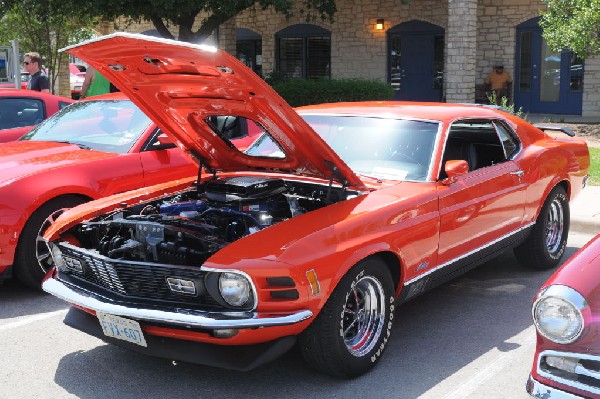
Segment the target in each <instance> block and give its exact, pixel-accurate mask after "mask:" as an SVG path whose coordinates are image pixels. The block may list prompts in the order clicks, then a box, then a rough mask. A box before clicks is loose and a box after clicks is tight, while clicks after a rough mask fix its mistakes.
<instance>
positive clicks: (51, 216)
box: [14, 197, 85, 290]
mask: <svg viewBox="0 0 600 399" xmlns="http://www.w3.org/2000/svg"><path fill="white" fill-rule="evenodd" d="M84 202H85V201H84V200H83V199H82V198H78V197H59V198H54V199H52V200H50V201H48V202H46V203H45V204H44V205H42V206H41V207H39V208H38V209H37V210H36V211H35V212H34V213H33V214H32V215H31V217H29V220H27V223H25V227H24V228H23V231H21V237H20V238H19V244H18V245H17V250H16V253H15V265H14V269H15V270H14V272H15V276H16V277H17V278H18V279H19V280H20V281H21V282H22V283H23V284H25V285H26V286H28V287H31V288H35V289H38V290H39V289H41V283H42V279H43V278H44V276H45V275H46V273H47V272H48V270H50V269H51V268H52V266H53V261H52V257H51V256H50V251H49V249H48V246H47V245H46V242H45V241H44V240H43V239H42V237H43V235H44V232H45V231H46V230H47V229H48V227H50V225H51V224H52V223H53V222H54V221H55V220H56V218H57V217H58V216H60V214H62V213H63V212H64V211H65V210H67V209H69V208H73V207H74V206H76V205H79V204H82V203H84Z"/></svg>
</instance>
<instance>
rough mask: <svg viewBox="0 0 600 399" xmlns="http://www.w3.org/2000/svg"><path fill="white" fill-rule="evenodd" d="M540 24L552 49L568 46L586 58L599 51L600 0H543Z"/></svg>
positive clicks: (557, 49) (599, 52) (556, 49)
mask: <svg viewBox="0 0 600 399" xmlns="http://www.w3.org/2000/svg"><path fill="white" fill-rule="evenodd" d="M544 2H545V3H546V5H547V6H548V9H547V10H546V11H543V12H542V19H541V21H540V25H541V26H542V28H543V29H544V33H543V35H544V39H546V41H547V42H548V45H549V46H550V47H551V48H552V49H553V50H555V51H560V50H562V49H563V48H568V49H570V50H572V51H574V52H576V53H577V54H578V55H579V56H581V57H583V58H587V57H589V56H592V55H596V54H600V0H544Z"/></svg>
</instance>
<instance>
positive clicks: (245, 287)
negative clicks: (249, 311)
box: [219, 272, 250, 306]
mask: <svg viewBox="0 0 600 399" xmlns="http://www.w3.org/2000/svg"><path fill="white" fill-rule="evenodd" d="M219 292H220V294H221V296H222V297H223V299H224V300H225V302H227V303H228V304H230V305H231V306H242V305H244V304H246V302H248V299H249V298H250V282H249V281H248V279H247V278H246V277H244V276H242V275H241V274H237V273H229V272H225V273H221V276H220V277H219Z"/></svg>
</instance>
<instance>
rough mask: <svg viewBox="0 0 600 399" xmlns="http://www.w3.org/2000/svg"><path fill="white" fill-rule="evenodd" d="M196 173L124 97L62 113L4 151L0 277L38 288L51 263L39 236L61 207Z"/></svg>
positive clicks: (0, 150) (0, 156)
mask: <svg viewBox="0 0 600 399" xmlns="http://www.w3.org/2000/svg"><path fill="white" fill-rule="evenodd" d="M37 94H39V93H37ZM42 94H43V93H42ZM34 95H35V93H34ZM44 97H46V96H39V97H35V96H34V97H32V98H44ZM48 98H50V97H48ZM2 101H3V98H2V97H0V102H2ZM69 102H70V100H69ZM55 105H56V104H55ZM3 110H4V108H0V113H1V112H2V111H3ZM196 170H197V168H196V167H195V165H194V164H193V163H192V162H191V160H190V158H189V157H188V156H187V155H186V154H184V153H183V152H182V151H181V150H180V149H178V148H175V145H174V144H173V142H172V141H169V140H168V138H166V136H165V135H164V134H161V132H160V130H159V129H158V128H157V127H156V125H155V124H154V123H152V121H151V120H150V119H149V118H148V117H147V116H146V115H144V113H143V112H141V111H140V110H139V109H138V107H136V106H135V105H134V104H133V103H132V102H131V101H129V100H128V99H127V98H126V97H125V96H123V95H122V94H115V95H107V96H105V97H95V98H94V99H93V100H92V99H91V100H88V101H83V102H77V103H75V104H73V105H71V106H69V107H68V108H65V109H63V110H62V111H60V112H59V113H58V114H56V115H55V116H53V117H52V118H50V119H48V120H46V121H45V122H43V123H42V124H40V125H39V126H37V127H36V128H34V129H33V130H32V131H31V132H29V133H28V134H26V135H25V136H24V137H23V138H22V139H21V140H19V141H14V142H10V143H4V144H1V145H0V278H7V277H9V276H10V275H11V274H12V273H14V274H15V275H16V276H17V277H18V278H19V279H20V280H22V281H23V282H24V283H26V284H27V285H29V286H32V287H37V288H39V287H40V283H41V280H42V277H43V276H44V274H45V273H46V271H47V270H48V269H49V268H50V266H51V265H52V263H51V261H52V259H51V258H50V257H49V253H48V248H47V246H46V245H45V243H44V242H43V241H42V240H41V234H42V232H43V231H44V229H45V228H46V227H47V226H48V225H49V223H50V222H52V220H54V218H55V217H56V216H57V215H58V214H59V213H60V212H61V211H62V210H63V209H64V208H69V207H72V206H74V205H77V204H81V203H83V202H86V201H90V200H92V199H97V198H100V197H104V196H107V195H111V194H115V193H120V192H123V191H128V190H132V189H136V188H140V187H146V186H152V185H154V184H157V183H161V182H166V181H173V180H177V179H180V178H183V177H188V176H193V175H195V173H196ZM11 266H12V267H11Z"/></svg>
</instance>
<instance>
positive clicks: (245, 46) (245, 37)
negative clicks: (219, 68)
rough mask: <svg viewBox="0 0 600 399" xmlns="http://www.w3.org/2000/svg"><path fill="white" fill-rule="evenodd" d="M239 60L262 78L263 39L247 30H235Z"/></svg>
mask: <svg viewBox="0 0 600 399" xmlns="http://www.w3.org/2000/svg"><path fill="white" fill-rule="evenodd" d="M235 38H236V55H237V58H238V59H239V60H240V61H242V62H243V63H244V64H246V65H247V66H248V68H250V69H252V70H253V71H254V72H256V73H257V74H258V75H261V76H262V37H261V36H260V35H259V34H258V33H256V32H254V31H252V30H250V29H245V28H238V29H236V30H235Z"/></svg>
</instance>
